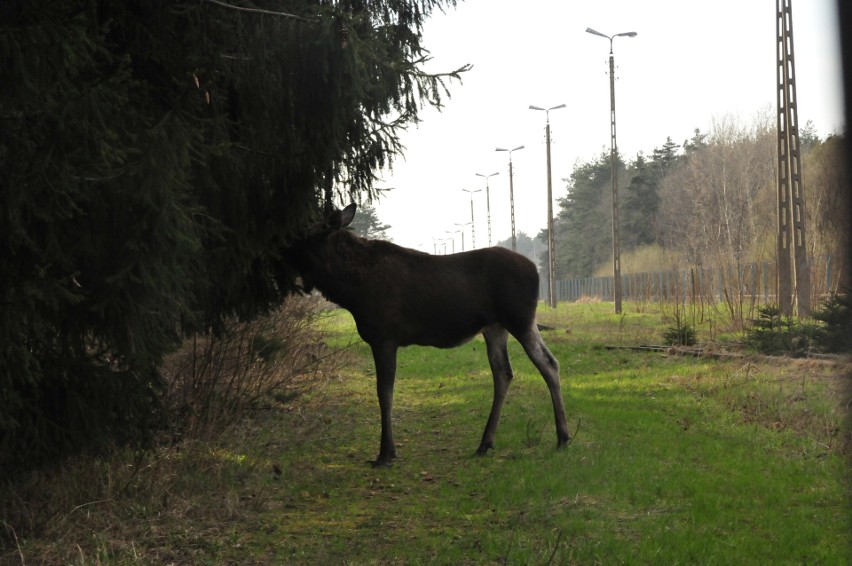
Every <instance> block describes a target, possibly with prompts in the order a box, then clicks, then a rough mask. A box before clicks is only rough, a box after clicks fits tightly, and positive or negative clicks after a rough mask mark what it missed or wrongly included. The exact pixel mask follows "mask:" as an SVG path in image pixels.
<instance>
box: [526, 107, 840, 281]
mask: <svg viewBox="0 0 852 566" xmlns="http://www.w3.org/2000/svg"><path fill="white" fill-rule="evenodd" d="M800 138H801V142H802V154H803V170H804V186H805V189H804V190H805V198H806V205H807V208H806V214H807V218H806V227H807V230H808V232H807V240H806V241H807V246H808V255H809V256H810V257H812V258H814V257H822V256H829V255H830V256H833V257H834V258H835V261H843V257H844V256H843V245H844V238H845V237H846V234H847V233H848V232H849V229H850V222H849V218H848V217H847V215H846V212H845V211H846V208H845V206H844V205H843V202H842V199H843V194H844V192H843V190H842V187H844V186H845V183H847V181H848V178H847V176H848V171H847V169H846V167H845V162H844V158H843V156H844V149H843V138H842V136H840V135H831V136H829V137H828V138H827V139H824V140H822V139H820V138H819V137H818V136H817V135H816V134H815V130H814V127H813V125H812V124H810V123H808V124H806V125H805V127H804V128H803V129H802V131H801V132H800ZM776 144H777V140H776V129H775V122H774V115H771V114H770V115H766V116H762V117H759V118H756V119H755V120H754V121H753V122H752V123H751V124H745V123H742V122H740V121H738V120H736V119H734V118H733V117H730V116H729V117H724V118H720V119H717V120H715V121H714V122H713V123H712V125H711V128H710V131H709V132H707V133H702V132H701V131H699V130H697V129H696V130H695V135H694V136H693V137H692V138H691V139H689V140H685V141H684V142H683V143H682V144H680V145H678V144H676V143H675V142H674V141H672V139H671V138H669V139H667V140H666V141H665V143H663V144H662V145H661V146H660V147H657V148H654V149H653V151H651V153H650V155H643V154H640V155H637V156H636V158H635V159H634V160H633V161H630V162H628V163H625V162H624V161H623V160H620V161H619V163H618V179H619V180H618V184H619V191H620V199H619V203H620V207H621V208H620V212H619V214H620V228H621V249H622V273H637V272H652V271H659V270H663V269H675V268H677V267H678V266H680V267H681V268H682V267H684V266H692V267H701V266H706V267H709V266H728V265H742V264H747V263H751V262H759V261H774V259H775V253H776V250H775V233H776V232H775V230H776V198H777V197H776V175H777V157H776V153H777V148H776ZM610 172H611V165H610V156H609V151H608V150H607V151H603V152H602V153H601V155H600V156H599V157H598V158H597V159H594V160H592V161H589V162H579V163H577V164H576V165H575V167H574V170H573V172H572V174H571V177H570V178H569V179H566V180H565V182H566V186H567V194H564V196H563V197H562V198H561V199H560V200H559V209H558V210H559V212H558V216H557V218H556V219H555V239H556V278H557V279H573V278H581V277H591V276H594V275H611V265H612V223H611V215H612V212H611V211H612V199H611V191H610V183H611V180H610ZM540 238H541V236H540ZM544 241H546V239H544ZM542 265H547V262H546V261H544V262H542Z"/></svg>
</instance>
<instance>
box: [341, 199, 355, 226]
mask: <svg viewBox="0 0 852 566" xmlns="http://www.w3.org/2000/svg"><path fill="white" fill-rule="evenodd" d="M357 208H358V206H357V205H356V204H355V203H354V202H353V203H352V204H350V205H349V206H347V207H346V208H344V209H343V210H341V211H340V227H341V228H345V227H346V226H349V224H350V223H351V222H352V219H353V218H355V210H356V209H357Z"/></svg>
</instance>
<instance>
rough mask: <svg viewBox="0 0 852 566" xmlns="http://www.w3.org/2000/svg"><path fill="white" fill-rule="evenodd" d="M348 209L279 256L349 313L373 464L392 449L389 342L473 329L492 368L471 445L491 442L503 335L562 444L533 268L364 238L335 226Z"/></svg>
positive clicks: (499, 397) (483, 253)
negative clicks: (361, 351)
mask: <svg viewBox="0 0 852 566" xmlns="http://www.w3.org/2000/svg"><path fill="white" fill-rule="evenodd" d="M354 214H355V205H350V206H348V207H346V208H345V209H343V210H342V211H340V210H339V211H336V212H334V213H332V215H331V216H330V217H329V218H328V220H327V221H326V223H325V224H324V225H323V226H319V227H317V228H316V229H315V230H314V232H313V233H312V234H309V235H308V236H307V237H305V238H304V239H302V240H300V241H299V242H297V243H295V244H294V245H293V246H290V247H288V248H286V249H285V250H284V251H283V255H284V258H285V260H286V261H288V262H289V263H290V264H291V265H292V266H293V267H295V268H296V269H297V270H298V271H299V272H300V274H301V275H302V279H303V282H304V284H305V286H306V288H308V289H310V288H311V287H316V288H317V289H319V290H320V291H322V293H323V294H324V295H325V296H326V297H327V298H328V299H329V300H331V301H334V302H335V303H337V304H339V305H340V306H342V307H343V308H345V309H347V310H348V311H350V312H351V313H352V316H353V317H354V319H355V324H356V325H357V327H358V333H359V334H360V336H361V338H363V339H364V341H365V342H366V343H367V344H369V345H370V347H371V348H372V351H373V357H374V360H375V363H376V384H377V392H378V397H379V405H380V408H381V413H382V436H381V445H380V449H379V455H378V458H377V459H376V464H389V463H390V462H391V460H392V459H393V458H395V457H396V450H395V448H394V443H393V433H392V429H391V408H392V404H393V385H394V379H395V375H396V352H397V349H398V348H399V347H401V346H408V345H411V344H420V345H426V346H436V347H438V348H451V347H454V346H458V345H459V344H462V343H464V342H466V341H468V340H470V339H471V338H473V337H474V336H475V335H476V334H478V333H480V332H481V333H482V334H483V335H484V337H485V341H486V345H487V349H488V360H489V363H490V365H491V370H492V374H493V376H494V401H493V403H492V407H491V414H490V416H489V418H488V423H487V425H486V427H485V432H484V434H483V437H482V442H481V443H480V445H479V449H478V450H477V453H478V454H484V453H485V452H487V451H488V449H489V448H493V444H494V434H495V431H496V428H497V422H498V420H499V416H500V410H501V408H502V405H503V400H504V398H505V396H506V391H507V390H508V387H509V382H510V381H511V379H512V368H511V366H510V364H509V356H508V351H507V347H506V344H507V340H508V335H509V334H511V335H512V336H514V337H515V338H516V339H517V340H518V341H519V342H520V343H521V345H522V346H523V347H524V350H525V351H526V353H527V355H528V356H529V357H530V359H531V360H532V361H533V363H534V364H535V365H536V367H537V368H538V369H539V371H540V372H541V374H542V376H543V377H544V379H545V382H546V383H547V385H548V388H549V390H550V395H551V398H552V401H553V409H554V414H555V418H556V432H557V441H558V446H563V445H564V444H565V443H566V442H567V441H568V438H569V435H568V425H567V423H566V419H565V410H564V406H563V402H562V393H561V389H560V384H559V362H558V361H557V360H556V358H554V357H553V355H551V353H550V352H549V351H548V350H547V347H546V346H545V345H544V342H543V341H542V339H541V335H540V334H539V332H538V328H537V327H536V323H535V309H536V305H537V302H538V272H537V271H536V268H535V266H534V265H533V263H532V262H530V261H529V260H528V259H527V258H525V257H523V256H521V255H519V254H516V253H514V252H511V251H509V250H506V249H503V248H487V249H481V250H474V251H469V252H462V253H458V254H452V255H445V256H432V255H428V254H424V253H421V252H418V251H414V250H410V249H406V248H402V247H400V246H397V245H395V244H392V243H389V242H384V241H380V240H366V239H363V238H359V237H358V236H355V235H354V234H352V233H351V232H349V231H346V230H342V229H341V228H343V227H345V226H347V225H348V224H349V222H351V220H352V217H353V216H354Z"/></svg>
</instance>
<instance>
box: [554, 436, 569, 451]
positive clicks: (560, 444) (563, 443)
mask: <svg viewBox="0 0 852 566" xmlns="http://www.w3.org/2000/svg"><path fill="white" fill-rule="evenodd" d="M569 444H571V435H570V434H566V435H565V436H560V437H559V439H557V441H556V449H557V450H558V449H560V448H565V447H567V446H568V445H569Z"/></svg>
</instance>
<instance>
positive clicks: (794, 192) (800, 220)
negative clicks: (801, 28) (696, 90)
mask: <svg viewBox="0 0 852 566" xmlns="http://www.w3.org/2000/svg"><path fill="white" fill-rule="evenodd" d="M791 2H792V0H777V3H776V6H777V11H776V30H777V35H778V37H777V45H776V47H777V55H778V66H777V75H778V304H779V307H780V309H781V312H782V313H783V314H786V315H792V314H793V307H794V304H795V305H797V306H798V315H799V316H808V315H809V314H810V310H811V304H810V303H811V300H810V299H811V278H810V270H809V269H808V261H807V248H806V247H805V199H804V187H803V183H802V158H801V153H800V146H799V118H798V113H797V110H796V100H797V99H796V65H795V58H794V56H793V13H792V8H791Z"/></svg>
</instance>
